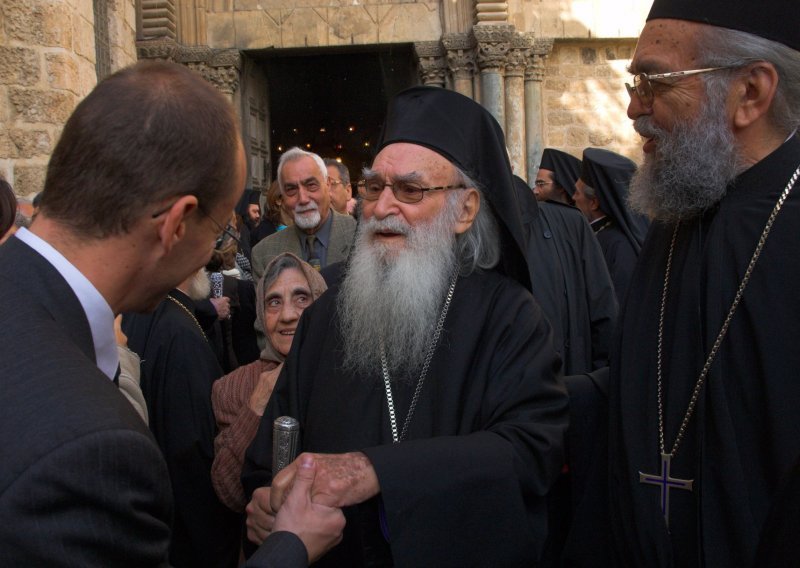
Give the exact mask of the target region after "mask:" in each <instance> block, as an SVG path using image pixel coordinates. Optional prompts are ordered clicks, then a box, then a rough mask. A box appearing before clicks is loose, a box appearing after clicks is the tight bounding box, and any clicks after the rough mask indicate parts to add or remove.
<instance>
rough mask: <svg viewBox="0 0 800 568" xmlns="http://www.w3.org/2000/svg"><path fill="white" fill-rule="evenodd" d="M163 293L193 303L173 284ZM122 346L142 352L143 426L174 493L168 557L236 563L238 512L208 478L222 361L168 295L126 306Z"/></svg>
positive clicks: (184, 562) (181, 561)
mask: <svg viewBox="0 0 800 568" xmlns="http://www.w3.org/2000/svg"><path fill="white" fill-rule="evenodd" d="M170 296H172V297H174V298H175V299H176V300H178V301H179V302H181V304H182V305H183V307H184V308H186V310H189V311H193V310H194V303H193V302H192V300H191V299H190V298H189V297H188V296H186V295H185V294H183V293H182V292H181V291H179V290H172V291H171V292H170ZM122 329H123V331H124V332H125V334H126V335H127V336H128V346H129V347H130V349H131V350H132V351H134V352H136V353H138V354H139V356H140V357H141V359H142V378H141V384H142V394H144V397H145V400H146V401H147V411H148V413H149V414H150V429H151V430H152V432H153V435H154V436H155V438H156V441H157V442H158V445H159V447H160V448H161V451H162V452H163V453H164V458H165V459H166V461H167V466H168V468H169V476H170V481H171V483H172V492H173V495H174V496H175V521H174V524H173V532H172V539H171V543H170V563H171V564H172V565H174V566H176V567H177V568H181V567H183V566H209V567H212V566H213V567H220V568H222V567H225V566H236V565H237V561H238V556H239V539H240V534H241V516H240V515H238V514H236V513H234V512H233V511H231V510H230V509H228V508H227V507H225V505H223V504H222V503H221V502H220V501H219V499H218V498H217V495H216V493H215V492H214V488H213V486H212V484H211V463H212V462H213V460H214V436H215V435H216V433H217V428H216V422H215V420H214V412H213V410H212V409H211V385H212V383H213V382H214V381H215V380H217V379H218V378H220V377H221V376H222V369H221V368H220V366H219V363H218V362H217V358H216V356H215V355H214V352H213V350H212V349H211V347H210V346H209V345H208V343H207V342H206V338H205V337H204V335H203V333H202V331H201V330H200V329H199V328H198V325H197V324H196V323H195V322H194V321H192V320H191V318H190V317H189V314H187V313H186V312H185V311H184V310H182V309H181V308H180V307H179V306H178V305H176V304H175V303H174V302H173V301H172V300H170V299H168V298H167V299H165V300H162V301H161V303H160V304H159V305H158V307H157V308H156V310H155V311H154V312H153V313H151V314H126V315H125V316H124V318H123V322H122Z"/></svg>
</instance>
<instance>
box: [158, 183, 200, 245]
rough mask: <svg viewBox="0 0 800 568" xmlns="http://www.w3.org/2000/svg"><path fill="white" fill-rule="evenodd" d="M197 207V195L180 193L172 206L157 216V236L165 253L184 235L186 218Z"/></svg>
mask: <svg viewBox="0 0 800 568" xmlns="http://www.w3.org/2000/svg"><path fill="white" fill-rule="evenodd" d="M197 208H198V202H197V197H195V196H194V195H182V196H181V197H180V198H179V199H178V200H177V201H176V202H175V203H173V204H172V206H171V207H170V208H169V209H167V211H166V212H164V214H163V216H161V215H160V216H159V218H160V219H161V224H160V225H159V227H158V238H159V240H160V241H161V246H162V247H163V249H164V252H165V253H169V252H170V251H171V250H172V247H173V246H175V245H176V244H177V243H178V242H180V240H181V239H183V238H184V237H185V236H186V218H187V217H188V216H189V215H190V214H191V213H192V212H193V211H194V210H196V209H197Z"/></svg>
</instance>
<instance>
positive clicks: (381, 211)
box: [373, 185, 399, 219]
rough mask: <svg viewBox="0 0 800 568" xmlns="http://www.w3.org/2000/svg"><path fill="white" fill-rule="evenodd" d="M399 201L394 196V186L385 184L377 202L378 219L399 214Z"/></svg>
mask: <svg viewBox="0 0 800 568" xmlns="http://www.w3.org/2000/svg"><path fill="white" fill-rule="evenodd" d="M398 204H399V201H397V198H396V197H395V196H394V192H393V191H392V188H391V187H389V186H388V185H386V186H384V188H383V191H382V192H381V194H380V195H379V196H378V200H377V201H376V202H375V209H374V211H373V212H374V214H375V216H376V217H377V218H378V219H385V218H386V217H388V216H389V215H397V214H398V212H399V209H398Z"/></svg>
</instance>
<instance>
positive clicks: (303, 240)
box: [252, 147, 356, 280]
mask: <svg viewBox="0 0 800 568" xmlns="http://www.w3.org/2000/svg"><path fill="white" fill-rule="evenodd" d="M278 185H279V187H280V190H281V196H282V199H283V208H284V209H285V210H286V211H291V213H292V217H293V219H294V226H293V227H288V228H286V229H285V230H283V231H278V232H277V233H273V234H272V235H270V236H269V237H267V238H265V239H263V240H262V241H260V242H259V243H258V244H257V245H256V246H255V247H254V248H253V252H252V266H253V276H254V277H255V279H256V280H258V279H259V278H261V275H262V274H263V273H264V268H265V267H266V266H267V265H268V264H269V263H270V262H271V261H272V259H273V258H275V257H276V256H277V255H279V254H281V253H284V252H290V253H292V254H294V255H297V256H298V257H300V258H302V259H303V260H305V261H306V262H308V263H309V264H310V265H311V266H313V267H315V268H316V269H317V270H319V269H321V268H324V267H326V266H328V265H329V264H333V263H336V262H340V261H343V260H345V259H346V258H347V253H348V251H349V250H350V245H351V243H352V240H353V234H354V233H355V228H356V223H355V221H354V220H353V218H352V217H351V216H350V215H342V214H340V213H337V212H336V211H334V210H333V209H332V208H331V195H330V184H329V183H328V169H327V167H326V166H325V162H324V161H323V160H322V158H320V157H319V156H318V155H316V154H314V153H313V152H306V151H305V150H302V149H300V148H297V147H295V148H290V149H289V150H287V151H286V152H285V153H284V154H283V155H282V156H281V159H280V161H279V162H278Z"/></svg>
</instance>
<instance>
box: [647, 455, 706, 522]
mask: <svg viewBox="0 0 800 568" xmlns="http://www.w3.org/2000/svg"><path fill="white" fill-rule="evenodd" d="M671 459H672V454H661V475H655V474H652V473H642V472H641V471H640V472H639V483H646V484H648V485H660V486H661V512H662V513H663V515H664V522H666V523H667V529H669V490H670V489H683V490H685V491H691V490H692V483H693V480H691V479H677V478H675V477H670V476H669V465H670V464H669V462H670V460H671Z"/></svg>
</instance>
